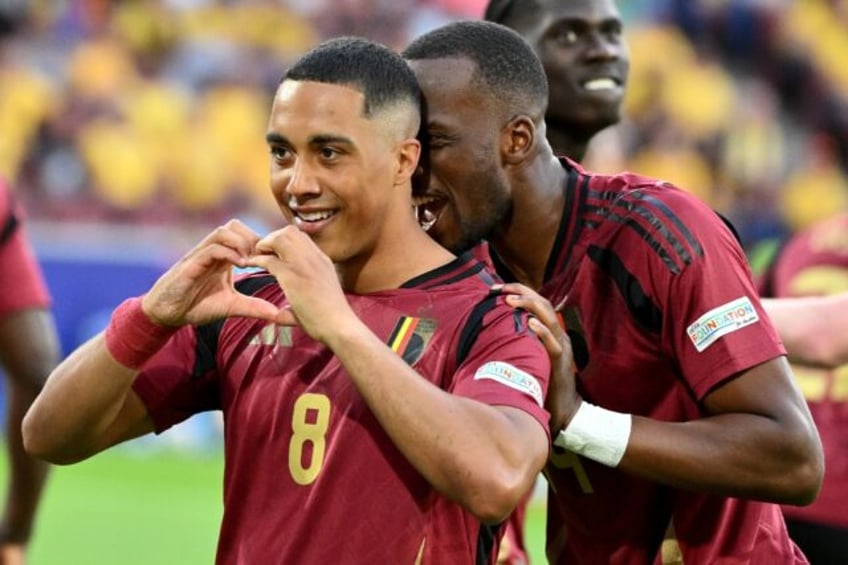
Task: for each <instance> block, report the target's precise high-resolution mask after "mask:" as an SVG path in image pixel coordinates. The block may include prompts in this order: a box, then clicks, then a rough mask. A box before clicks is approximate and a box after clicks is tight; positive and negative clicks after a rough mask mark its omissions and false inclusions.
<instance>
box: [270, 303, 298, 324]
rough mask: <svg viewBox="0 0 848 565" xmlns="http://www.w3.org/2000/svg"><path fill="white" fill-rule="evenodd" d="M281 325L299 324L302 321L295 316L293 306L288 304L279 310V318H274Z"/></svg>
mask: <svg viewBox="0 0 848 565" xmlns="http://www.w3.org/2000/svg"><path fill="white" fill-rule="evenodd" d="M274 321H275V322H277V323H278V324H280V325H281V326H299V325H300V322H298V320H297V316H295V313H294V310H292V309H291V306H286V307H285V308H282V309H280V310H278V311H277V318H276V319H275V320H274Z"/></svg>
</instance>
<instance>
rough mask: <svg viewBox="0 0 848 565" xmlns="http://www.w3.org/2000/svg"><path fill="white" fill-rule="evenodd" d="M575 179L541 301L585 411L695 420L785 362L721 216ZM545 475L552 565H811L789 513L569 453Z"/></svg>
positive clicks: (687, 200)
mask: <svg viewBox="0 0 848 565" xmlns="http://www.w3.org/2000/svg"><path fill="white" fill-rule="evenodd" d="M563 166H564V167H565V168H566V169H567V172H568V174H567V180H566V183H567V186H566V187H564V189H565V195H566V202H565V205H564V213H563V219H562V222H561V226H560V229H559V233H558V237H557V239H556V242H555V245H554V248H553V250H552V253H551V256H550V258H549V261H548V266H547V270H546V276H545V283H544V285H543V287H542V289H541V294H543V295H544V296H545V297H546V298H548V299H549V300H550V301H551V302H552V303H553V304H555V305H559V306H560V307H561V311H562V317H563V319H564V322H565V325H566V327H567V331H568V333H569V335H570V337H571V340H572V347H573V350H574V354H575V362H576V365H577V368H578V387H579V390H580V393H581V394H582V396H583V398H585V399H586V400H587V401H588V402H591V403H593V404H598V405H600V406H603V407H605V408H608V409H610V410H615V411H618V412H623V413H631V414H637V415H641V416H646V417H650V418H654V419H657V420H665V421H687V420H692V419H695V418H699V417H701V416H703V415H704V412H703V406H702V405H701V400H702V399H703V398H704V396H705V395H707V394H708V393H709V392H710V391H711V390H712V389H713V388H715V387H716V386H718V385H720V384H722V383H723V382H724V381H726V380H727V379H729V378H731V377H732V376H733V375H735V374H736V373H738V372H740V371H743V370H745V369H748V368H751V367H753V366H755V365H758V364H760V363H763V362H765V361H768V360H769V359H772V358H775V357H778V356H780V355H783V354H784V350H783V347H782V344H781V343H780V341H779V340H778V337H777V335H776V333H775V331H774V329H773V328H772V326H771V325H770V323H769V322H768V321H767V319H766V317H765V314H764V311H763V309H762V307H761V305H760V302H759V300H758V297H757V294H756V292H755V290H754V288H753V283H752V282H751V275H750V272H749V269H748V267H747V263H746V260H745V256H744V254H743V252H742V249H741V248H740V247H739V245H738V243H737V241H736V239H735V237H734V235H733V234H732V232H731V231H730V230H729V229H728V227H727V226H726V225H725V224H724V222H723V221H722V220H721V218H720V217H719V216H718V215H717V214H716V213H715V212H713V211H712V210H710V209H709V208H708V207H707V206H706V205H704V204H703V203H701V202H700V201H698V200H697V199H696V198H695V197H693V196H691V195H690V194H688V193H686V192H684V191H681V190H678V189H677V188H675V187H673V186H671V185H669V184H667V183H664V182H661V181H657V180H654V179H648V178H644V177H640V176H637V175H633V174H621V175H615V176H601V175H593V174H589V173H587V172H586V171H584V170H583V169H582V168H581V167H580V166H579V165H577V164H576V163H573V162H571V161H568V160H563ZM496 260H497V258H496ZM504 277H505V278H509V277H510V275H509V273H506V272H505V273H504ZM546 475H547V478H548V481H549V488H550V497H549V502H548V512H549V514H548V538H547V553H548V557H549V560H550V562H551V563H554V564H560V563H563V564H564V563H588V564H596V563H651V562H655V563H662V562H672V561H673V560H674V559H676V558H680V557H682V562H684V563H719V562H734V561H735V560H739V561H744V562H746V563H750V562H752V561H750V559H752V556H754V557H753V559H754V561H753V562H759V563H791V562H793V561H794V560H796V559H797V560H798V561H801V562H803V561H804V558H803V556H801V555H800V554H799V552H797V549H796V548H795V546H794V545H793V544H792V542H791V541H790V540H789V538H788V536H787V534H786V528H785V524H784V522H783V518H782V516H781V513H780V508H779V507H778V506H777V505H774V504H765V503H761V502H751V501H742V500H737V499H731V498H724V497H717V496H710V495H706V494H698V493H692V492H687V491H682V490H677V489H674V488H671V487H667V486H663V485H660V484H658V483H655V482H651V481H647V480H644V479H640V478H637V477H635V476H633V475H630V474H627V473H624V472H622V471H619V470H616V469H613V468H610V467H607V466H604V465H602V464H599V463H595V462H593V461H591V460H588V459H584V458H581V457H578V456H576V455H574V454H572V453H570V452H566V451H564V450H562V449H560V448H558V447H554V448H553V451H552V453H551V458H550V461H549V465H548V466H547V469H546Z"/></svg>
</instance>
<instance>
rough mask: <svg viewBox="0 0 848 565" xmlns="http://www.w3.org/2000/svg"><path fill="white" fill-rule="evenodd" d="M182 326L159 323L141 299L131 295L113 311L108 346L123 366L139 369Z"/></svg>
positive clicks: (107, 334)
mask: <svg viewBox="0 0 848 565" xmlns="http://www.w3.org/2000/svg"><path fill="white" fill-rule="evenodd" d="M178 329H179V328H177V327H174V326H163V325H160V324H157V323H156V322H154V321H153V320H151V319H150V317H149V316H148V315H147V314H145V312H144V310H143V309H142V298H141V297H135V298H129V299H127V300H125V301H124V302H122V303H121V304H120V305H119V306H118V307H117V308H116V309H115V311H114V312H112V318H111V319H110V321H109V325H108V326H107V327H106V332H105V340H106V349H107V350H108V351H109V354H110V355H111V356H112V357H113V358H114V359H115V361H117V362H118V363H120V364H121V365H124V366H125V367H129V368H131V369H139V368H141V366H142V365H144V363H146V362H147V360H148V359H150V357H152V356H153V354H155V353H156V352H157V351H159V349H161V348H162V346H163V345H165V343H166V342H167V341H168V340H169V339H170V338H171V336H172V335H174V333H175V332H176V331H177V330H178Z"/></svg>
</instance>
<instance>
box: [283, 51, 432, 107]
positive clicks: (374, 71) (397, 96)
mask: <svg viewBox="0 0 848 565" xmlns="http://www.w3.org/2000/svg"><path fill="white" fill-rule="evenodd" d="M286 80H294V81H311V82H323V83H326V84H338V85H341V86H350V87H353V88H355V89H356V90H358V91H360V92H362V94H363V96H364V97H365V104H364V108H363V113H364V115H365V116H366V117H369V118H370V117H371V116H373V115H374V114H375V113H377V112H379V111H380V110H382V109H384V108H387V107H389V106H394V105H397V104H398V103H402V102H407V103H409V104H411V105H413V106H414V107H415V108H416V109H419V110H420V108H421V90H420V88H419V87H418V81H417V80H416V79H415V75H414V74H413V72H412V70H411V69H410V68H409V65H407V64H406V61H404V60H403V58H402V57H401V56H400V55H398V54H397V53H395V52H394V51H392V50H391V49H389V48H388V47H386V46H384V45H381V44H379V43H375V42H373V41H370V40H368V39H364V38H361V37H339V38H336V39H330V40H328V41H325V42H323V43H321V44H320V45H318V46H317V47H314V48H313V49H310V50H309V51H308V52H307V53H306V54H305V55H304V56H303V57H301V58H300V59H299V60H298V61H297V62H296V63H295V64H294V65H292V66H291V67H290V68H289V69H288V71H286V74H285V75H284V76H283V79H282V80H281V81H280V82H284V81H286Z"/></svg>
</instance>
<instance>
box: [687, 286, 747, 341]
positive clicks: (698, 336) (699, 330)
mask: <svg viewBox="0 0 848 565" xmlns="http://www.w3.org/2000/svg"><path fill="white" fill-rule="evenodd" d="M759 319H760V317H759V316H758V315H757V310H756V309H755V308H754V305H753V304H751V300H750V299H749V298H748V297H747V296H743V297H742V298H737V299H736V300H732V301H730V302H728V303H726V304H722V305H721V306H719V307H717V308H713V309H712V310H710V311H709V312H707V313H706V314H704V315H703V316H701V317H700V318H698V319H697V320H695V322H694V323H693V324H692V325H690V326H689V327H688V328H686V333H687V334H688V335H689V339H691V340H692V344H693V345H694V346H695V349H697V350H698V353H700V352H702V351H703V350H705V349H706V348H708V347H709V346H710V345H712V344H713V343H715V342H716V340H718V338H720V337H722V336H725V335H727V334H729V333H733V332H735V331H736V330H740V329H742V328H744V327H745V326H750V325H751V324H753V323H755V322H757V321H759Z"/></svg>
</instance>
